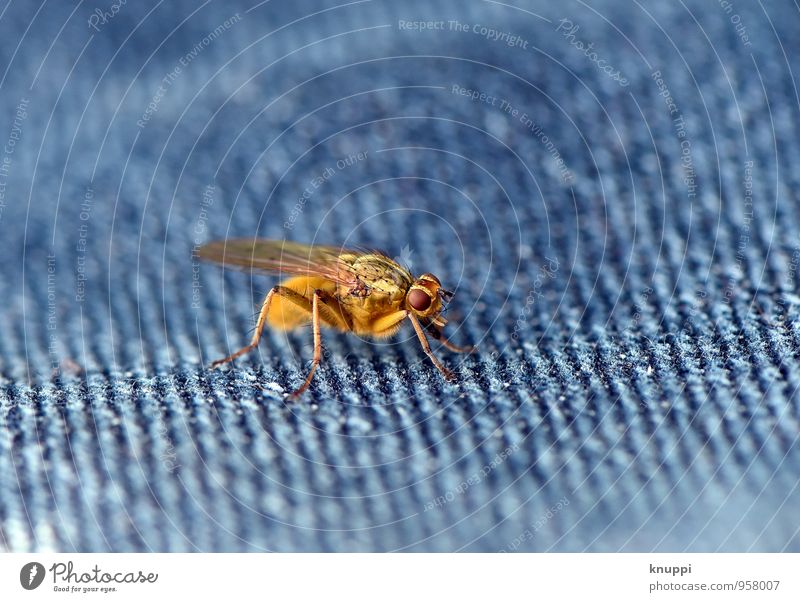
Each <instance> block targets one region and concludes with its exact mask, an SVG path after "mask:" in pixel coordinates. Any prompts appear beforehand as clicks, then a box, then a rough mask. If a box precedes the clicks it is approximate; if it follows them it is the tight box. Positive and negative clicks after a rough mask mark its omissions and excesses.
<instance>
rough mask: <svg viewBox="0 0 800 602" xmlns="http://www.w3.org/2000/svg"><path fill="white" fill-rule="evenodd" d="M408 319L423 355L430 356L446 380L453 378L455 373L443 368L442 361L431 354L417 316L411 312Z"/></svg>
mask: <svg viewBox="0 0 800 602" xmlns="http://www.w3.org/2000/svg"><path fill="white" fill-rule="evenodd" d="M408 319H409V320H411V324H412V325H413V326H414V330H415V331H416V333H417V338H418V339H419V342H420V344H421V345H422V349H423V351H425V355H427V356H428V357H429V358H431V361H432V362H433V365H434V366H436V368H437V369H438V370H439V372H441V373H442V376H444V377H445V378H446V379H447V380H450V381H452V380H455V375H454V374H453V373H452V372H451V371H450V370H448V369H447V368H445V367H444V365H443V364H442V362H440V361H439V360H438V359H436V356H435V355H433V352H432V351H431V345H430V343H428V339H427V338H426V337H425V331H424V330H422V326H421V325H420V323H419V320H418V319H417V316H415V315H414V314H413V313H409V314H408Z"/></svg>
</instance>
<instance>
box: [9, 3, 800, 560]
mask: <svg viewBox="0 0 800 602" xmlns="http://www.w3.org/2000/svg"><path fill="white" fill-rule="evenodd" d="M96 11H100V12H96ZM427 21H431V22H432V23H430V24H427V25H425V26H424V27H423V25H421V24H420V22H427ZM415 23H416V24H415ZM799 28H800V15H798V11H797V7H796V5H795V4H794V3H791V2H770V3H760V4H756V3H749V2H747V3H746V2H734V3H727V2H726V3H722V2H720V3H718V2H705V1H700V0H697V1H688V2H681V3H677V2H658V3H656V2H645V3H628V2H610V1H608V2H592V3H591V6H589V5H588V4H583V3H580V2H577V3H551V2H544V1H540V2H523V1H522V0H520V2H510V3H500V2H479V1H477V0H469V1H468V2H462V1H455V0H441V1H437V2H427V1H422V0H419V1H416V0H414V1H407V2H402V3H401V2H390V1H389V0H372V1H356V2H348V3H336V2H328V1H323V0H315V1H310V0H296V1H292V2H288V1H283V0H274V1H272V2H266V3H265V2H261V3H258V2H257V1H256V0H251V1H250V2H213V3H204V4H203V3H194V2H154V1H151V0H147V1H145V2H122V1H121V0H120V1H117V2H113V1H112V0H107V1H105V2H102V1H101V2H97V3H92V4H91V5H87V4H86V3H78V2H49V3H45V2H41V3H39V2H8V3H6V4H5V5H4V6H3V7H0V32H2V35H0V56H2V61H0V67H2V70H0V109H1V110H2V112H0V115H2V118H1V119H0V125H2V127H0V142H2V143H3V144H4V145H5V146H4V147H3V150H2V151H0V193H2V196H0V235H1V236H2V241H3V246H4V249H5V252H4V256H3V261H2V262H1V263H0V294H1V295H2V299H3V308H2V312H0V332H2V336H0V379H2V381H1V382H0V483H1V484H2V489H0V545H2V546H3V547H4V548H6V549H8V550H13V551H39V550H63V551H73V550H74V551H104V550H113V551H149V550H155V551H186V550H188V551H194V550H196V551H237V550H238V551H263V550H273V551H301V550H302V551H316V550H326V551H328V550H330V551H381V550H410V551H452V550H469V551H494V550H506V551H515V550H525V551H583V550H588V551H617V550H624V551H650V550H657V551H684V550H686V551H717V550H726V551H744V550H749V551H779V550H793V551H799V550H800V531H799V529H800V520H798V516H800V515H799V514H798V512H797V509H798V503H800V490H798V484H799V483H800V444H798V435H799V434H800V403H799V402H798V385H800V355H799V354H800V331H799V330H798V326H797V324H798V322H797V318H798V308H799V307H800V297H798V293H797V288H798V286H797V276H798V262H799V261H800V259H799V258H800V237H799V236H798V234H797V231H796V230H797V223H798V219H800V193H798V191H800V170H798V169H797V162H798V159H800V152H799V150H800V149H799V148H798V145H800V142H799V140H800V106H799V104H800V96H799V95H798V86H797V80H796V68H797V65H798V56H799V54H800V53H799V52H798V51H800V48H799V46H800V38H798V36H797V31H798V30H799ZM6 142H8V143H9V144H8V145H6ZM359 153H361V155H359ZM255 235H258V236H262V237H267V238H279V239H282V238H286V239H289V240H296V241H300V242H319V243H333V244H345V245H363V246H366V247H378V248H381V249H384V250H385V251H386V252H387V253H388V254H389V255H390V256H392V257H394V256H397V257H398V258H400V260H402V261H404V262H406V263H410V264H411V267H412V270H413V271H414V272H415V273H421V272H425V271H430V272H433V273H435V274H437V275H438V276H439V278H440V279H441V280H442V282H443V284H444V286H445V287H447V288H450V289H454V290H455V292H456V295H455V298H454V300H453V301H452V303H451V304H450V306H449V308H448V312H447V317H448V319H449V320H450V324H449V325H448V329H447V330H448V332H449V333H450V335H451V336H452V339H453V341H454V342H456V343H459V344H464V343H476V344H478V345H479V346H480V349H479V352H478V353H476V354H473V355H469V356H458V355H454V354H452V353H450V352H448V351H446V350H444V349H441V348H440V346H439V345H438V344H434V349H435V352H436V353H437V355H438V356H439V357H440V358H441V359H442V361H443V362H444V363H445V364H447V365H449V366H451V367H452V368H453V369H454V370H455V372H456V373H457V375H458V382H457V383H456V384H450V383H447V382H445V381H443V380H442V378H441V377H440V375H439V374H438V373H437V371H436V370H435V368H434V367H433V366H432V364H431V363H430V361H429V360H428V359H427V358H426V357H425V355H424V353H423V352H422V350H421V349H420V346H419V344H418V341H417V340H416V338H415V336H414V333H413V331H412V330H411V328H410V327H408V326H407V327H405V328H404V329H403V330H402V331H401V333H400V335H399V336H398V337H396V338H394V339H390V340H386V341H371V340H362V339H360V338H359V337H356V336H352V335H345V334H341V333H335V332H330V331H324V332H323V344H324V347H325V357H324V361H323V364H322V366H321V368H320V369H319V370H318V372H317V375H316V377H315V380H314V382H313V384H312V386H311V389H310V391H309V392H308V393H307V394H306V395H305V396H304V397H303V398H302V399H301V400H300V401H298V402H295V403H289V402H287V401H286V400H284V398H283V396H282V393H283V392H286V391H289V390H291V389H293V388H294V387H296V386H298V385H299V384H300V383H301V382H302V379H303V377H304V376H305V373H306V371H307V369H308V367H309V361H310V359H311V352H312V347H311V333H310V330H309V329H302V330H300V331H298V332H292V333H288V334H287V333H281V332H276V331H267V332H266V334H265V336H264V338H263V340H262V342H261V345H260V346H259V348H258V351H257V352H253V353H251V354H249V355H247V356H245V357H243V358H241V359H239V360H238V361H236V363H235V365H233V366H230V367H226V368H223V369H220V370H217V371H209V370H208V369H207V366H208V364H209V363H210V361H211V360H214V359H217V358H219V357H221V356H223V355H226V354H227V353H229V352H231V351H233V350H235V349H237V348H239V347H241V346H242V345H244V344H245V343H246V342H247V341H248V339H249V337H250V334H251V331H252V328H253V325H254V321H253V319H254V315H255V312H256V311H257V308H258V306H259V304H260V302H261V299H262V297H263V295H264V293H265V292H266V291H267V290H268V289H269V287H270V286H271V285H272V284H273V283H274V282H275V279H274V278H272V277H270V276H267V275H262V274H255V275H250V274H248V273H242V272H236V271H229V270H221V269H219V268H218V267H216V266H213V265H207V264H203V265H200V264H198V263H197V262H196V260H194V259H193V255H192V254H193V249H194V248H195V245H197V244H201V243H203V242H206V241H208V240H212V239H218V238H226V237H234V236H235V237H245V236H255Z"/></svg>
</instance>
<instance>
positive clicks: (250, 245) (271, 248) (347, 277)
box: [197, 238, 361, 287]
mask: <svg viewBox="0 0 800 602" xmlns="http://www.w3.org/2000/svg"><path fill="white" fill-rule="evenodd" d="M359 254H361V252H360V251H354V250H349V249H342V248H339V247H333V246H317V245H314V246H311V245H304V244H300V243H295V242H288V241H285V240H267V239H263V238H233V239H228V240H215V241H213V242H210V243H208V244H206V245H203V246H202V247H200V249H198V251H197V255H198V256H199V257H200V258H201V259H205V260H207V261H213V262H216V263H220V264H222V265H224V266H226V267H232V266H233V267H238V268H243V269H246V270H262V271H265V272H280V273H283V274H299V275H305V276H321V277H323V278H326V279H327V280H331V281H333V282H336V283H337V284H343V285H345V286H353V287H354V286H357V285H358V278H357V277H356V274H355V273H354V272H353V270H352V268H351V265H350V264H349V263H348V262H347V261H344V260H343V259H342V256H343V255H348V256H352V255H359Z"/></svg>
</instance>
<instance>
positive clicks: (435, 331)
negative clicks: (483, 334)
mask: <svg viewBox="0 0 800 602" xmlns="http://www.w3.org/2000/svg"><path fill="white" fill-rule="evenodd" d="M425 330H427V331H428V334H430V335H431V336H432V337H433V338H434V339H436V340H437V341H439V342H440V343H441V344H442V345H444V346H445V347H446V348H447V349H449V350H450V351H452V352H453V353H472V352H473V351H477V350H478V347H477V346H475V345H464V346H463V347H462V346H461V345H455V344H453V343H451V342H450V341H449V340H447V339H446V338H445V336H444V333H443V332H442V329H441V328H438V327H437V326H436V325H435V324H426V325H425Z"/></svg>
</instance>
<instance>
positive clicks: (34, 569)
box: [19, 562, 44, 589]
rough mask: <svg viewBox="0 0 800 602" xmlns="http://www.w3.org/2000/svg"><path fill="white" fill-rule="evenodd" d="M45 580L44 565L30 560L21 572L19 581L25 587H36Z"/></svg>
mask: <svg viewBox="0 0 800 602" xmlns="http://www.w3.org/2000/svg"><path fill="white" fill-rule="evenodd" d="M42 581H44V565H42V564H39V563H38V562H29V563H28V564H26V565H25V566H24V567H22V570H20V572H19V583H20V585H22V587H24V588H25V589H36V588H37V587H39V586H40V585H41V584H42Z"/></svg>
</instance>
